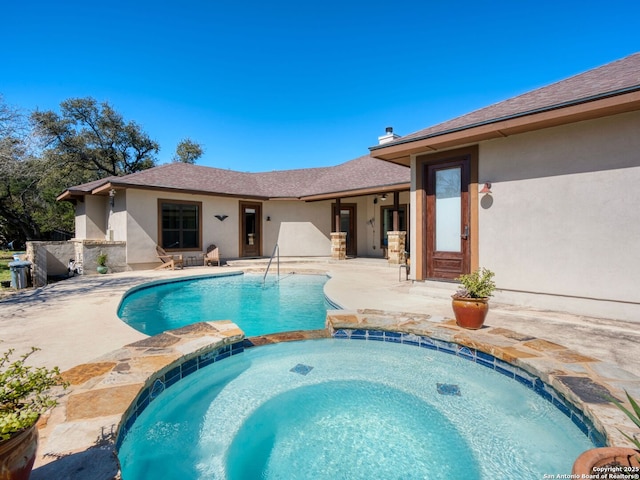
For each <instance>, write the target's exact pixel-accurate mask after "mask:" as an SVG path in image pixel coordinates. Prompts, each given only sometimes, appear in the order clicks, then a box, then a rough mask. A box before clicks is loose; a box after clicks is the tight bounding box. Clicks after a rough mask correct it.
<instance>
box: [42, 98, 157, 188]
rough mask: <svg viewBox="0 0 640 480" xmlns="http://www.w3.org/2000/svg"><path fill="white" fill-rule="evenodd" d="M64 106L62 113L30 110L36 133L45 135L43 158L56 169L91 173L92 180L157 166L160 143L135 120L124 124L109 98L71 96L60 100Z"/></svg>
mask: <svg viewBox="0 0 640 480" xmlns="http://www.w3.org/2000/svg"><path fill="white" fill-rule="evenodd" d="M60 110H61V114H60V115H58V114H57V113H55V112H52V111H45V112H40V111H36V112H34V113H33V114H32V115H31V118H32V120H33V122H34V124H35V126H36V133H37V134H38V135H39V136H40V137H41V138H42V139H43V140H44V145H45V150H44V155H45V158H46V159H47V160H49V161H51V162H53V163H54V164H56V165H57V166H58V168H64V169H66V168H69V167H70V169H71V170H73V171H81V172H84V173H88V175H85V181H88V180H97V179H100V178H104V177H107V176H112V175H113V176H118V175H127V174H130V173H135V172H139V171H141V170H145V169H147V168H150V167H153V166H154V165H155V154H157V153H158V150H159V148H160V147H159V145H158V143H156V142H155V141H153V140H151V139H150V138H149V137H148V136H147V134H146V133H144V132H143V131H142V130H141V128H140V127H139V126H138V125H137V124H136V123H134V122H129V123H125V121H124V120H123V118H122V116H121V115H120V114H119V113H117V112H116V111H115V110H114V109H113V108H112V107H111V106H110V105H109V104H108V103H107V102H104V103H101V104H98V103H97V102H96V101H95V100H94V99H93V98H90V97H87V98H75V99H69V100H65V101H64V102H62V103H61V104H60ZM66 186H67V187H68V186H71V184H69V185H66Z"/></svg>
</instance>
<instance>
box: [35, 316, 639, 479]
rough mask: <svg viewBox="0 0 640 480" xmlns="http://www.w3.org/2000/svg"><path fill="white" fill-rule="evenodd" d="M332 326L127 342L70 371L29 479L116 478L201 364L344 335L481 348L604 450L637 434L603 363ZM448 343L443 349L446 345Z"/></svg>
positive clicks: (213, 326)
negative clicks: (128, 452) (149, 417)
mask: <svg viewBox="0 0 640 480" xmlns="http://www.w3.org/2000/svg"><path fill="white" fill-rule="evenodd" d="M326 326H327V328H326V330H316V331H298V332H285V333H280V334H273V335H265V336H259V337H252V338H250V339H246V338H245V336H244V333H243V332H242V331H241V330H240V329H239V328H238V327H237V326H236V325H235V324H234V323H232V322H230V321H218V322H203V323H198V324H194V325H190V326H187V327H183V328H180V329H177V330H171V331H167V332H164V333H161V334H159V335H155V336H152V337H148V338H146V339H143V340H140V341H137V342H134V343H131V344H129V345H125V346H124V347H122V348H120V349H118V350H116V351H113V352H110V353H109V354H107V355H104V356H102V357H100V358H97V359H96V360H94V361H92V362H90V363H86V364H83V365H78V366H76V367H74V368H71V369H70V370H67V371H66V372H64V374H63V375H64V377H65V379H67V381H68V382H69V383H70V387H69V389H68V390H67V392H65V393H64V395H63V396H61V399H60V404H59V406H58V407H57V408H55V409H54V410H53V411H52V412H51V414H50V416H49V417H47V418H45V419H44V420H43V422H42V424H41V429H40V431H41V441H42V446H43V448H42V450H41V451H42V457H41V458H40V459H39V462H38V465H39V466H38V468H37V469H36V470H35V471H34V475H33V477H32V478H33V479H35V480H37V479H39V478H73V475H74V472H78V471H80V470H82V469H91V478H92V479H95V480H102V479H104V480H107V479H109V480H110V479H114V478H119V468H118V461H117V457H116V455H115V446H116V439H117V435H118V431H119V429H121V430H122V429H124V430H127V429H128V428H130V427H131V425H132V423H133V420H135V416H136V415H137V411H138V410H139V411H141V410H142V409H143V408H144V407H145V406H146V404H147V403H148V402H149V401H150V397H151V396H153V395H157V394H158V393H159V392H160V391H161V390H163V389H164V388H166V387H168V386H170V384H172V383H175V381H177V380H178V379H179V378H183V377H184V376H186V375H188V374H189V373H191V372H193V371H195V370H197V368H200V366H205V365H207V364H209V363H213V362H215V361H219V360H220V359H223V358H226V357H227V356H229V355H230V354H231V353H232V349H235V350H236V351H237V352H238V353H239V352H241V351H242V350H243V349H244V348H247V347H253V346H259V345H265V344H271V343H279V342H284V341H298V340H309V339H316V338H328V337H331V336H332V335H336V334H338V333H339V332H341V331H342V332H345V331H348V332H397V333H400V334H409V336H405V337H403V338H409V339H414V336H415V337H428V338H431V339H433V340H436V344H437V342H446V344H448V345H450V344H458V345H460V346H462V347H465V348H464V349H460V350H459V351H456V352H452V351H448V352H447V353H453V354H457V355H459V356H463V357H464V356H465V355H469V354H471V355H477V352H483V353H485V354H488V355H490V356H492V357H494V358H496V359H498V360H500V361H504V362H507V363H509V364H512V365H515V366H517V367H519V368H521V369H522V370H524V371H525V372H528V373H529V374H531V375H533V376H535V377H538V378H540V379H541V380H542V381H543V382H544V383H546V384H548V385H550V386H551V387H553V389H555V391H556V392H558V393H559V394H560V395H561V396H562V397H564V399H566V400H567V401H568V402H569V403H570V404H572V405H573V406H575V407H576V408H577V409H578V410H580V411H581V412H582V413H583V414H584V416H585V417H586V418H588V419H589V421H590V422H591V423H592V424H593V426H595V428H596V429H597V430H598V431H599V432H601V433H602V434H603V435H604V437H605V439H606V443H607V444H611V445H620V446H622V445H628V441H627V440H626V439H625V438H624V437H623V436H622V434H621V433H620V431H619V430H618V429H620V430H623V431H626V432H628V433H631V432H630V431H629V424H628V421H627V419H626V416H625V415H624V414H623V413H622V412H620V410H618V409H617V408H616V407H615V406H614V405H613V404H611V403H608V402H604V401H603V400H602V398H601V396H600V395H601V394H603V393H605V392H610V393H611V394H612V395H614V396H615V397H617V398H620V399H621V398H624V397H623V395H624V393H623V391H624V390H625V389H628V390H630V391H634V390H637V389H638V388H639V387H640V378H639V377H635V376H634V375H632V374H629V373H628V372H625V371H623V370H620V369H619V368H616V367H615V366H610V365H608V364H607V362H603V361H600V360H598V359H595V358H591V357H588V356H585V355H582V354H580V353H578V352H575V351H572V350H570V349H567V348H565V347H563V346H562V345H559V344H557V343H553V342H549V341H547V340H542V339H539V338H536V337H532V336H527V335H522V334H519V333H517V332H515V331H512V330H508V329H505V328H498V327H485V328H483V329H481V330H475V331H472V330H465V329H462V328H460V327H458V326H457V325H456V324H455V321H454V320H449V319H445V321H440V319H438V320H436V321H434V319H432V318H431V317H430V316H429V315H419V314H407V313H400V312H388V311H382V310H355V311H345V310H336V311H329V312H328V314H327V322H326ZM375 337H376V336H375V335H372V336H371V340H379V338H375ZM367 338H368V337H367ZM234 346H235V347H234ZM442 346H443V347H444V351H446V350H447V347H446V345H445V344H444V343H443V344H442ZM176 375H177V377H176ZM620 377H622V378H620ZM158 379H160V382H161V385H160V384H159V383H157V382H158ZM145 402H146V403H145ZM123 422H127V423H123Z"/></svg>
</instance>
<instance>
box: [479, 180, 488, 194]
mask: <svg viewBox="0 0 640 480" xmlns="http://www.w3.org/2000/svg"><path fill="white" fill-rule="evenodd" d="M480 193H491V182H485V184H484V187H482V190H480Z"/></svg>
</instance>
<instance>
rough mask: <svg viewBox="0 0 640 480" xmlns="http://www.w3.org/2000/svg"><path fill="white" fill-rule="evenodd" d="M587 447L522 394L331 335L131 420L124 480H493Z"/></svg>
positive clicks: (456, 368) (174, 390)
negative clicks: (341, 479) (282, 479)
mask: <svg viewBox="0 0 640 480" xmlns="http://www.w3.org/2000/svg"><path fill="white" fill-rule="evenodd" d="M592 446H593V444H592V443H591V442H590V441H589V440H588V438H587V437H586V436H585V435H584V434H583V433H582V432H581V431H580V430H579V429H578V428H577V427H576V426H575V425H574V424H573V422H572V421H571V420H570V419H569V418H568V417H567V416H566V415H564V414H563V413H562V412H560V410H558V409H557V408H556V407H555V406H553V405H552V404H551V403H550V402H548V401H546V400H544V399H543V398H542V397H540V396H539V395H537V394H535V393H534V392H533V391H532V390H531V389H529V388H527V387H525V386H523V385H521V384H520V383H518V382H515V381H514V380H512V379H509V378H507V377H506V376H504V375H500V374H498V373H496V372H495V371H493V370H490V369H488V368H486V367H483V366H481V365H478V364H475V363H472V362H469V361H467V360H464V359H462V358H460V357H455V356H451V355H447V354H444V353H441V352H436V351H433V350H428V349H424V348H418V347H412V346H406V345H400V344H394V343H381V342H370V341H348V340H337V339H324V340H312V341H303V342H291V343H280V344H275V345H268V346H263V347H257V348H251V349H247V350H245V351H244V352H243V353H240V354H237V355H235V356H232V357H230V358H227V359H225V360H224V361H222V362H220V363H216V364H213V365H210V366H208V367H205V368H203V369H201V370H199V371H198V372H196V373H193V374H191V375H190V376H188V377H187V378H185V379H184V380H182V381H180V382H178V383H177V384H176V385H174V386H172V387H171V388H170V389H168V390H165V391H164V392H163V393H162V394H161V395H160V396H159V397H158V398H157V399H156V400H155V401H153V402H152V403H151V404H149V406H148V407H147V408H146V409H145V410H144V411H143V412H142V413H141V414H140V416H139V417H138V418H137V420H136V421H135V423H134V424H133V426H132V428H131V430H129V432H128V433H127V436H126V437H125V439H124V441H123V443H122V444H121V447H120V449H119V455H118V456H119V459H120V462H121V466H122V474H123V479H124V480H130V479H136V478H167V479H169V478H176V479H179V478H180V479H182V478H190V479H191V478H193V479H198V478H199V479H220V480H223V479H229V480H236V479H253V478H264V479H279V478H286V479H309V478H313V479H331V480H333V479H336V478H344V479H347V478H348V479H371V478H402V479H424V478H429V479H451V478H465V479H469V480H472V479H495V478H518V479H522V480H527V479H532V480H533V479H536V480H537V479H540V478H544V475H545V474H550V473H553V474H556V473H569V472H571V465H572V463H573V460H574V459H575V458H576V457H577V456H578V455H579V454H580V453H581V452H583V451H584V450H586V449H588V448H591V447H592Z"/></svg>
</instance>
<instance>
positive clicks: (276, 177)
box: [68, 155, 411, 199]
mask: <svg viewBox="0 0 640 480" xmlns="http://www.w3.org/2000/svg"><path fill="white" fill-rule="evenodd" d="M410 179H411V173H410V169H409V168H408V167H404V166H401V165H395V164H392V163H388V162H385V161H382V160H377V159H375V158H372V157H370V156H369V155H365V156H363V157H360V158H356V159H354V160H351V161H349V162H346V163H343V164H340V165H337V166H335V167H321V168H305V169H297V170H276V171H272V172H262V173H246V172H237V171H234V170H224V169H220V168H213V167H204V166H200V165H189V164H185V163H180V162H176V163H168V164H165V165H160V166H158V167H154V168H150V169H148V170H143V171H140V172H136V173H132V174H130V175H125V176H122V177H110V178H109V179H108V180H107V179H103V180H97V181H95V182H91V183H87V184H84V185H78V186H75V187H71V188H69V189H68V192H74V193H76V192H77V193H90V192H91V191H92V190H93V189H94V188H97V187H99V186H102V185H104V184H105V183H108V181H111V184H112V185H113V186H116V187H141V188H153V189H163V190H180V191H185V190H186V191H192V192H202V193H208V194H218V195H233V196H244V197H251V198H265V199H266V198H302V197H307V196H313V195H323V194H329V193H334V192H348V191H354V190H360V189H367V188H378V187H386V186H393V185H404V184H408V183H409V182H410Z"/></svg>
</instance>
